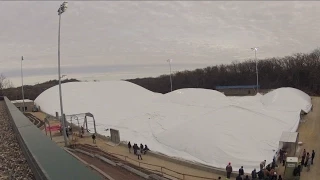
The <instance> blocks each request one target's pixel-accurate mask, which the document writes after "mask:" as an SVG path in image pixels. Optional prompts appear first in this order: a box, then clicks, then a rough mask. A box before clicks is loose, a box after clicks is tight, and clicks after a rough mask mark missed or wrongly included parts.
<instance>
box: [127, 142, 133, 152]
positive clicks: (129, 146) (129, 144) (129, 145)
mask: <svg viewBox="0 0 320 180" xmlns="http://www.w3.org/2000/svg"><path fill="white" fill-rule="evenodd" d="M131 147H132V146H131V143H130V141H129V143H128V149H129V153H131Z"/></svg>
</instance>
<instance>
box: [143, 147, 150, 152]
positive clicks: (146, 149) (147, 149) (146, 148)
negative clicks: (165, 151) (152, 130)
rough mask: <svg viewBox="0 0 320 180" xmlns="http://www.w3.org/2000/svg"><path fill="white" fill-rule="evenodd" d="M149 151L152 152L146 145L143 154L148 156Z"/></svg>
mask: <svg viewBox="0 0 320 180" xmlns="http://www.w3.org/2000/svg"><path fill="white" fill-rule="evenodd" d="M147 151H150V149H149V148H148V146H147V145H144V149H143V154H146V153H147Z"/></svg>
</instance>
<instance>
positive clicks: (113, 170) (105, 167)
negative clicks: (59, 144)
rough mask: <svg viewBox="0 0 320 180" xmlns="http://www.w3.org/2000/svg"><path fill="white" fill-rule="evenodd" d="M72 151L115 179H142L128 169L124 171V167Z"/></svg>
mask: <svg viewBox="0 0 320 180" xmlns="http://www.w3.org/2000/svg"><path fill="white" fill-rule="evenodd" d="M73 153H74V154H75V155H77V156H78V157H79V158H81V159H82V160H84V161H86V162H87V163H89V164H92V165H94V166H96V167H97V168H99V169H100V170H102V171H103V172H105V173H106V174H108V175H109V176H111V177H112V178H113V179H115V180H125V179H128V180H129V179H130V180H143V178H141V177H139V176H137V175H135V174H132V173H130V172H129V171H126V170H125V169H123V168H121V167H114V166H111V165H109V164H107V163H104V162H102V161H100V160H99V159H97V158H93V157H90V156H87V155H84V154H82V153H79V152H73Z"/></svg>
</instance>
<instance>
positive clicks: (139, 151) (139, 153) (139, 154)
mask: <svg viewBox="0 0 320 180" xmlns="http://www.w3.org/2000/svg"><path fill="white" fill-rule="evenodd" d="M137 156H138V160H139V157H140V159H141V160H142V156H141V149H139V148H138V149H137Z"/></svg>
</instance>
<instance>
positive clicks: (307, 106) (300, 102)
mask: <svg viewBox="0 0 320 180" xmlns="http://www.w3.org/2000/svg"><path fill="white" fill-rule="evenodd" d="M261 102H262V103H263V104H264V105H265V106H269V107H273V108H282V109H286V110H296V109H298V110H301V111H303V112H305V113H308V112H310V110H311V108H312V103H311V97H310V96H309V95H308V94H306V93H304V92H303V91H300V90H299V89H295V88H291V87H283V88H278V89H275V90H273V91H271V92H269V93H267V94H265V95H264V96H262V97H261Z"/></svg>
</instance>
